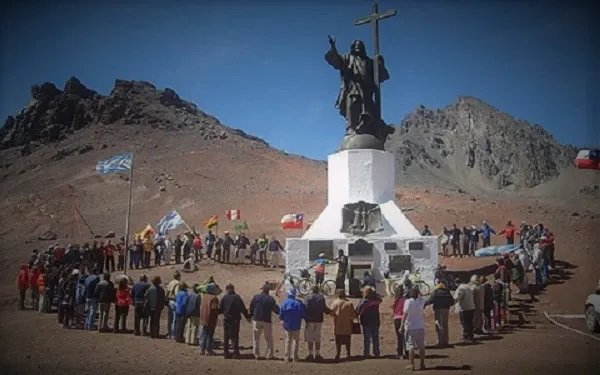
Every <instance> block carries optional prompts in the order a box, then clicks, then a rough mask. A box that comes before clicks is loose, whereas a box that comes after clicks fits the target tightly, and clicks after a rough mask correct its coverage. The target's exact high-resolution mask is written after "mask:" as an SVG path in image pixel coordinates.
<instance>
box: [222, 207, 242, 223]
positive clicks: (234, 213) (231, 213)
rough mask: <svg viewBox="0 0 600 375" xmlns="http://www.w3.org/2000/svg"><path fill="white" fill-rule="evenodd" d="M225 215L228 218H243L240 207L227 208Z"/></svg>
mask: <svg viewBox="0 0 600 375" xmlns="http://www.w3.org/2000/svg"><path fill="white" fill-rule="evenodd" d="M225 216H226V217H227V220H240V219H241V216H240V210H239V209H238V208H234V209H231V210H227V212H225Z"/></svg>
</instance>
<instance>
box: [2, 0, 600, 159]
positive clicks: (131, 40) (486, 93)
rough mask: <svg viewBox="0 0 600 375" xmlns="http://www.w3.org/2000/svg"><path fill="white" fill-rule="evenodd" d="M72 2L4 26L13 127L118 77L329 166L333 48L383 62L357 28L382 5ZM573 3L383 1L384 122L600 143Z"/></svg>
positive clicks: (340, 127)
mask: <svg viewBox="0 0 600 375" xmlns="http://www.w3.org/2000/svg"><path fill="white" fill-rule="evenodd" d="M59 3H61V1H57V2H53V3H52V5H35V6H34V5H14V6H11V7H10V8H6V7H5V8H4V12H3V13H2V16H0V17H1V18H2V19H1V21H2V22H1V26H0V36H1V40H2V43H1V51H0V52H1V56H0V59H1V60H0V63H1V65H2V70H1V76H0V88H1V90H2V91H1V92H2V95H0V116H2V118H5V117H6V116H7V115H9V114H14V113H16V112H17V111H18V110H20V109H21V108H22V107H23V106H24V105H25V104H26V103H27V101H28V99H29V89H30V86H31V85H33V84H38V83H42V82H44V81H51V82H54V83H55V84H57V86H59V88H62V86H63V85H64V82H65V81H66V80H67V79H68V78H69V77H70V76H72V75H75V76H77V77H78V78H79V79H81V81H82V82H83V83H84V84H86V85H87V86H88V87H89V88H92V89H94V90H96V91H98V92H100V93H102V94H108V92H109V91H110V89H111V88H112V86H113V84H114V79H115V78H124V79H135V80H146V81H150V82H153V83H154V84H155V85H156V86H157V87H159V88H165V87H171V88H173V89H174V90H175V91H177V92H178V93H179V94H180V96H182V97H183V98H186V99H188V100H191V101H193V102H194V103H196V104H197V105H198V107H199V108H201V109H202V110H204V111H205V112H208V113H210V114H212V115H214V116H216V117H217V118H219V119H220V120H221V122H223V123H224V124H226V125H229V126H232V127H236V128H241V129H243V130H244V131H246V132H248V133H250V134H254V135H257V136H259V137H262V138H264V139H265V140H267V141H268V142H269V143H271V144H272V145H273V146H275V147H277V148H280V149H283V150H285V151H288V152H292V153H297V154H301V155H305V156H308V157H314V158H319V159H324V158H325V157H326V155H328V154H329V153H331V152H333V151H335V149H336V148H337V147H338V145H339V141H340V139H341V136H342V134H343V131H344V121H343V119H342V118H341V117H340V116H339V114H338V112H337V111H336V110H335V109H334V108H333V105H334V102H335V99H336V96H337V92H338V88H339V76H338V74H337V72H335V71H334V70H333V69H332V68H331V67H329V66H328V65H327V64H326V63H325V61H324V59H323V55H324V53H325V52H326V50H327V48H328V43H327V35H328V34H331V35H332V36H334V37H336V38H337V41H338V47H339V49H340V51H342V50H343V51H345V50H346V49H347V48H348V46H349V44H350V42H351V41H352V40H353V39H364V40H365V41H366V43H367V49H368V52H369V53H371V52H372V43H371V28H370V27H369V26H360V27H355V26H353V25H352V21H353V20H354V19H357V18H360V17H362V16H364V15H366V14H368V13H369V12H370V10H371V3H370V1H369V0H350V1H341V0H338V1H334V0H330V1H325V0H323V1H316V0H308V1H302V2H300V1H287V2H286V1H274V0H256V1H242V0H222V1H219V2H216V1H210V2H209V1H182V0H179V1H166V0H165V1H151V0H148V1H139V2H128V1H126V0H123V1H120V2H119V4H120V5H106V4H103V5H100V4H98V2H94V1H88V2H86V1H83V2H82V3H80V4H78V5H60V4H59ZM94 3H96V4H94ZM115 3H116V2H115ZM136 3H137V4H136ZM140 3H144V4H145V5H139V4H140ZM560 3H561V2H560V1H546V2H544V1H537V2H527V1H525V2H519V1H508V2H498V1H496V2H492V1H451V0H448V1H442V0H438V1H434V0H419V1H391V0H388V1H380V2H379V8H380V11H386V10H388V9H391V8H393V9H396V10H397V11H398V15H397V16H396V17H393V18H390V19H387V20H384V21H383V22H381V26H380V35H381V43H380V45H381V53H382V54H383V55H384V56H385V58H386V63H387V65H388V69H389V71H390V74H391V77H392V78H391V80H390V81H388V82H386V83H385V84H384V85H383V93H382V97H383V100H382V103H383V115H384V118H385V119H386V121H388V122H390V123H396V124H397V123H399V121H400V120H401V119H402V118H403V117H404V116H405V115H406V114H407V113H408V112H410V111H412V110H413V109H414V108H416V107H417V106H418V105H420V104H424V105H426V106H433V107H441V106H445V105H447V104H451V103H453V102H454V101H455V100H456V97H457V96H458V95H470V96H475V97H478V98H480V99H482V100H484V101H486V102H488V103H489V104H491V105H493V106H495V107H498V108H500V109H501V110H503V111H505V112H508V113H510V114H512V115H514V116H516V117H519V118H522V119H526V120H529V121H530V122H532V123H539V124H541V125H543V126H544V127H546V128H547V129H548V130H550V131H551V132H552V133H553V134H554V135H555V137H557V138H558V139H559V140H560V141H561V142H563V143H573V144H577V145H585V144H590V143H592V144H599V143H600V136H599V133H598V132H597V131H596V130H593V129H594V128H599V127H600V126H599V125H598V120H599V119H598V116H597V115H596V116H594V115H593V113H592V107H593V106H594V105H593V103H597V100H598V96H597V94H595V93H593V92H592V87H593V86H596V87H597V85H592V83H591V82H592V80H597V75H593V74H592V72H591V70H592V50H591V27H592V23H591V11H590V9H591V8H588V10H586V9H585V7H583V6H578V5H574V4H577V1H574V2H567V1H564V2H562V3H567V4H570V5H568V6H565V5H560ZM215 4H218V5H215ZM596 56H597V51H596ZM595 62H596V66H597V65H598V60H595ZM596 82H597V81H596ZM594 91H596V90H595V89H594ZM595 106H596V107H597V105H595Z"/></svg>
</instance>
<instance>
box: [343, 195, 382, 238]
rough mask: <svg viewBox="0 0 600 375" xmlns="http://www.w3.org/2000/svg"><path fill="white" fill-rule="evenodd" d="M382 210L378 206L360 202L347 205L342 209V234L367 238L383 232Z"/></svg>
mask: <svg viewBox="0 0 600 375" xmlns="http://www.w3.org/2000/svg"><path fill="white" fill-rule="evenodd" d="M382 221H383V220H382V217H381V209H380V208H379V205H378V204H374V203H367V202H364V201H359V202H356V203H347V204H345V205H344V207H343V208H342V229H340V232H342V233H348V234H352V235H355V236H365V235H367V234H372V233H376V232H381V231H382V230H383V223H382Z"/></svg>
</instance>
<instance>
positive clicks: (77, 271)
mask: <svg viewBox="0 0 600 375" xmlns="http://www.w3.org/2000/svg"><path fill="white" fill-rule="evenodd" d="M71 275H79V270H78V269H77V268H75V269H74V270H73V272H71Z"/></svg>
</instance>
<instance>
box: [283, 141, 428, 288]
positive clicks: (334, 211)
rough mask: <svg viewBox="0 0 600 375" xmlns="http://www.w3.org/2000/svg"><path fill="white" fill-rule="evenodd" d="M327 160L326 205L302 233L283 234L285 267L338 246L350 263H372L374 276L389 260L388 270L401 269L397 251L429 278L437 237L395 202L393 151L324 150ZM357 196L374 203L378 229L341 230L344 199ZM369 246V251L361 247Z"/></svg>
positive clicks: (300, 265) (294, 267)
mask: <svg viewBox="0 0 600 375" xmlns="http://www.w3.org/2000/svg"><path fill="white" fill-rule="evenodd" d="M327 164H328V172H327V184H328V186H327V187H328V190H327V207H325V209H324V210H323V212H321V214H320V215H319V217H318V218H317V219H316V220H315V221H314V222H313V223H312V225H311V227H310V228H309V229H308V230H307V231H306V232H305V233H304V235H303V236H302V238H288V239H286V246H285V247H286V269H288V270H289V271H291V272H299V270H300V269H305V268H308V267H309V266H310V264H311V263H312V261H314V259H316V257H317V255H318V253H319V252H325V253H326V254H327V257H328V258H329V259H333V258H335V257H337V253H338V250H339V249H342V250H344V253H345V254H346V255H348V257H349V263H350V267H352V265H353V264H355V265H356V267H367V266H366V265H368V264H371V265H372V267H371V270H372V272H373V275H374V276H375V277H376V278H377V279H382V278H383V273H384V272H385V271H390V266H392V270H391V271H390V273H391V274H395V273H400V271H396V272H394V270H395V269H397V268H398V266H397V265H395V264H396V262H395V260H398V259H399V258H398V257H399V256H405V257H404V260H406V259H407V256H408V257H409V258H410V268H411V271H414V270H415V269H416V268H420V269H421V276H422V277H423V279H424V280H429V281H430V282H431V283H433V278H434V276H433V273H434V271H435V267H436V266H437V264H438V258H437V257H438V240H437V237H423V236H421V235H420V233H419V231H418V230H417V229H416V228H415V226H414V225H413V224H412V223H411V222H410V221H409V220H408V218H407V217H406V216H405V215H404V214H403V213H402V211H401V210H400V208H399V207H398V206H397V205H396V203H395V202H394V199H395V195H396V183H395V177H396V176H395V175H396V174H395V157H394V155H392V154H390V153H388V152H385V151H379V150H346V151H340V152H338V153H336V154H332V155H329V157H328V160H327ZM358 201H364V202H366V203H372V204H377V205H379V208H380V211H381V216H382V224H383V230H382V231H380V232H376V233H372V234H367V235H365V236H355V235H351V234H348V233H343V232H341V229H342V210H343V207H344V205H345V204H348V203H356V202H358ZM359 240H362V241H365V242H366V244H365V242H361V241H359ZM357 241H359V242H358V243H357ZM369 247H372V251H365V249H366V248H369ZM409 248H410V249H409ZM417 249H419V250H417ZM359 277H362V271H361V272H360V275H359Z"/></svg>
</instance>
